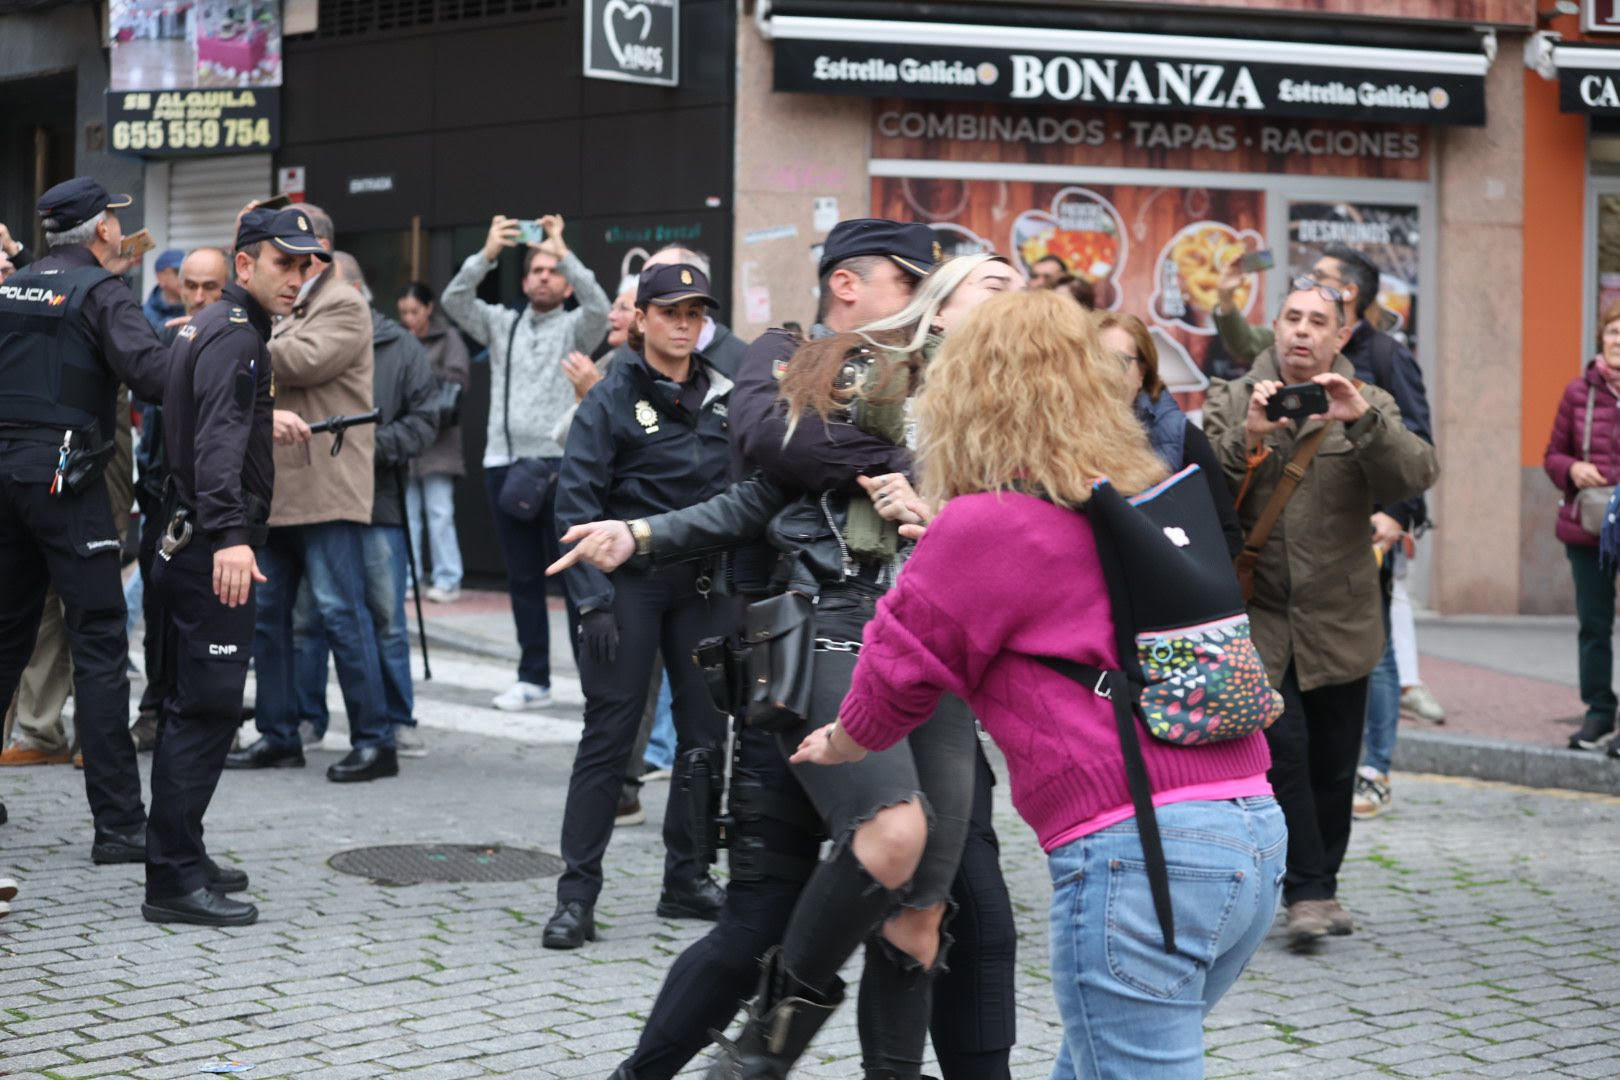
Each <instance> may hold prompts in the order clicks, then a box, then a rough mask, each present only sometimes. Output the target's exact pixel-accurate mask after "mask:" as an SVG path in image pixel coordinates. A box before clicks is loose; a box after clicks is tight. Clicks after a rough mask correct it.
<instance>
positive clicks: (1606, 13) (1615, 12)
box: [1581, 0, 1620, 34]
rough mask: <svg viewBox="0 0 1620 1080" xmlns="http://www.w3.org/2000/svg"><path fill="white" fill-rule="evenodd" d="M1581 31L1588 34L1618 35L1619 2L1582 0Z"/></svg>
mask: <svg viewBox="0 0 1620 1080" xmlns="http://www.w3.org/2000/svg"><path fill="white" fill-rule="evenodd" d="M1581 29H1582V30H1585V31H1586V32H1587V33H1589V34H1620V0H1583V3H1582V4H1581Z"/></svg>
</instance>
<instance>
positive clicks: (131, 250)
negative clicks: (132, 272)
mask: <svg viewBox="0 0 1620 1080" xmlns="http://www.w3.org/2000/svg"><path fill="white" fill-rule="evenodd" d="M155 247H157V241H156V240H153V239H152V233H151V232H150V231H149V230H147V229H142V230H141V231H140V232H134V233H130V234H129V235H128V236H126V237H124V242H123V243H122V244H121V245H119V248H118V254H119V256H120V257H122V258H125V259H138V258H140V257H141V256H142V255H145V254H146V253H147V252H148V251H151V250H152V249H153V248H155Z"/></svg>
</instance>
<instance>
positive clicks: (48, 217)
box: [37, 176, 135, 233]
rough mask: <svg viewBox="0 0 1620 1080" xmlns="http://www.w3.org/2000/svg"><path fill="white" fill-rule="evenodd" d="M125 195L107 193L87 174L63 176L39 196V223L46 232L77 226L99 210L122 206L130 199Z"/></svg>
mask: <svg viewBox="0 0 1620 1080" xmlns="http://www.w3.org/2000/svg"><path fill="white" fill-rule="evenodd" d="M134 201H135V200H134V199H132V198H130V197H129V196H128V195H109V194H107V189H106V188H104V187H102V186H101V185H100V184H98V183H96V182H95V181H94V180H92V179H91V178H90V177H88V176H75V177H74V178H73V179H71V180H64V181H62V182H61V183H60V184H57V185H56V186H55V187H53V188H51V189H50V190H49V191H47V192H46V193H45V194H43V195H41V196H40V197H39V203H38V205H37V209H38V210H39V216H40V224H41V225H43V226H45V231H46V232H53V233H59V232H67V231H68V230H69V229H75V228H78V227H79V226H80V225H83V224H84V223H85V222H87V221H89V220H90V219H91V218H93V217H95V216H96V215H97V214H99V213H101V212H102V211H103V210H122V209H123V208H124V207H126V206H129V205H131V204H132V203H134Z"/></svg>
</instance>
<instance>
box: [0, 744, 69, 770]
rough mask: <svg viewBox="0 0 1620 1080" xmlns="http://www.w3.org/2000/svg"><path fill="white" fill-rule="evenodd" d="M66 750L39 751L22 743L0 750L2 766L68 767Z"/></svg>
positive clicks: (0, 763)
mask: <svg viewBox="0 0 1620 1080" xmlns="http://www.w3.org/2000/svg"><path fill="white" fill-rule="evenodd" d="M67 763H68V752H67V751H66V750H61V751H53V750H38V749H35V748H34V747H32V746H25V745H23V744H22V743H12V744H11V745H10V746H8V747H6V748H5V749H4V750H0V765H66V764H67Z"/></svg>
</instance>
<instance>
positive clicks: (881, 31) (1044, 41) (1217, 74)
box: [761, 0, 1490, 126]
mask: <svg viewBox="0 0 1620 1080" xmlns="http://www.w3.org/2000/svg"><path fill="white" fill-rule="evenodd" d="M959 6H960V5H939V4H927V5H924V4H912V5H905V8H906V13H907V15H908V16H910V17H906V18H880V17H877V16H879V15H883V14H885V13H894V12H893V9H894V8H896V7H897V5H893V4H886V3H875V4H868V5H861V6H860V8H859V10H861V11H862V12H865V13H866V14H865V15H864V16H863V17H858V18H857V17H851V16H850V15H846V14H809V13H802V12H808V11H811V10H814V11H817V12H828V11H834V10H843V9H844V8H847V7H848V5H843V7H840V6H838V4H837V3H836V0H822V2H820V3H816V2H814V0H793V2H791V3H783V4H779V5H774V6H772V7H771V8H770V10H769V16H768V18H766V19H763V20H761V25H762V27H763V28H764V29H765V31H766V32H767V33H768V34H769V35H770V37H771V38H772V40H773V42H774V49H775V55H776V74H775V84H774V85H775V88H776V89H777V90H785V91H800V92H808V93H822V94H851V95H857V96H866V97H905V98H918V99H936V100H941V99H942V100H958V101H996V102H1004V103H1009V104H1030V105H1049V104H1054V103H1055V104H1066V105H1079V106H1094V107H1098V108H1132V109H1136V108H1139V109H1162V110H1177V111H1182V112H1186V111H1193V112H1214V113H1225V114H1229V115H1251V116H1254V115H1264V116H1271V117H1283V116H1298V117H1329V118H1334V119H1341V120H1364V121H1380V122H1386V123H1387V122H1400V123H1421V124H1444V125H1474V126H1478V125H1482V124H1484V123H1485V73H1486V71H1487V70H1488V68H1489V67H1490V60H1489V58H1488V56H1487V54H1486V51H1485V48H1484V46H1483V44H1482V40H1481V36H1480V35H1479V34H1478V33H1477V32H1473V31H1469V32H1466V33H1459V32H1457V31H1450V30H1447V31H1437V32H1431V33H1430V34H1427V35H1424V34H1416V33H1411V32H1409V33H1407V34H1405V35H1403V40H1404V41H1405V42H1406V43H1407V44H1406V45H1405V46H1403V47H1393V46H1390V45H1375V44H1350V43H1348V42H1347V40H1346V38H1345V37H1343V36H1340V35H1339V34H1337V33H1335V32H1334V31H1335V29H1336V27H1330V26H1328V25H1326V24H1322V23H1317V24H1314V32H1315V33H1316V35H1317V40H1314V41H1313V40H1304V39H1303V38H1300V39H1295V38H1294V37H1293V36H1292V35H1290V36H1274V35H1268V34H1265V33H1261V32H1259V28H1258V26H1255V25H1251V23H1250V21H1249V20H1248V19H1247V18H1245V20H1244V22H1243V24H1242V27H1241V29H1242V31H1243V32H1244V34H1245V36H1243V37H1236V36H1232V34H1233V32H1234V30H1236V29H1238V28H1237V27H1234V26H1233V23H1232V19H1231V17H1230V16H1227V17H1225V18H1224V19H1223V21H1222V25H1223V26H1224V28H1225V30H1226V33H1225V35H1215V34H1195V33H1190V32H1177V33H1173V34H1172V33H1161V32H1147V31H1145V30H1122V29H1098V28H1088V27H1079V26H1076V25H1074V23H1075V21H1076V18H1075V17H1076V16H1079V15H1081V14H1083V13H1081V12H1078V11H1072V10H1067V9H1065V10H1062V11H1061V12H1056V11H1055V10H1054V9H1041V10H1043V11H1044V12H1045V15H1046V19H1045V21H1044V22H1037V23H1036V24H1035V25H1027V24H1026V25H1020V24H1013V23H1009V22H1003V21H998V22H996V23H994V24H985V23H983V22H929V21H924V20H921V19H918V18H916V17H915V16H916V15H917V14H919V11H920V10H927V11H931V12H934V13H937V14H949V13H950V10H941V9H954V8H956V7H959ZM849 10H854V9H849ZM994 11H995V14H997V15H998V16H1000V17H1002V18H1005V15H1006V14H1008V13H1007V12H1004V11H1003V10H1002V9H999V8H998V9H994ZM987 13H988V10H987V9H984V8H981V9H980V11H979V16H980V18H981V19H982V17H983V16H984V15H985V14H987ZM1058 14H1061V15H1062V16H1063V19H1064V23H1063V25H1056V24H1055V23H1056V20H1057V16H1058ZM1091 14H1092V15H1093V16H1094V18H1093V19H1092V20H1091V21H1093V22H1095V21H1096V20H1095V16H1098V15H1102V14H1107V15H1109V16H1110V17H1111V18H1112V19H1113V20H1114V24H1115V25H1118V24H1119V19H1120V13H1118V12H1108V13H1102V12H1094V13H1091ZM1133 18H1135V19H1138V20H1141V19H1144V18H1147V17H1146V16H1133ZM1157 22H1158V24H1159V25H1160V26H1161V27H1162V26H1163V25H1165V24H1166V22H1167V20H1166V19H1165V18H1164V17H1163V16H1162V15H1161V16H1158V17H1157ZM1206 24H1207V20H1199V21H1196V22H1195V23H1194V22H1189V20H1184V19H1183V18H1181V16H1180V15H1179V14H1178V16H1177V18H1176V19H1175V21H1174V24H1173V25H1174V26H1175V27H1176V28H1177V29H1178V31H1180V30H1182V29H1183V28H1184V27H1186V28H1188V29H1190V28H1191V26H1192V25H1197V26H1199V27H1200V28H1205V26H1206ZM1144 25H1145V24H1144ZM1291 25H1292V27H1293V30H1294V31H1295V32H1296V33H1300V32H1301V27H1300V26H1299V24H1298V23H1297V22H1296V23H1293V24H1291ZM1363 29H1364V28H1363ZM1418 41H1423V42H1425V43H1426V44H1428V45H1431V46H1435V47H1426V48H1419V47H1414V46H1415V44H1416V43H1417V42H1418ZM1442 43H1444V45H1446V46H1447V47H1438V46H1440V45H1441V44H1442ZM1470 44H1471V46H1472V47H1467V46H1469V45H1470Z"/></svg>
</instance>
